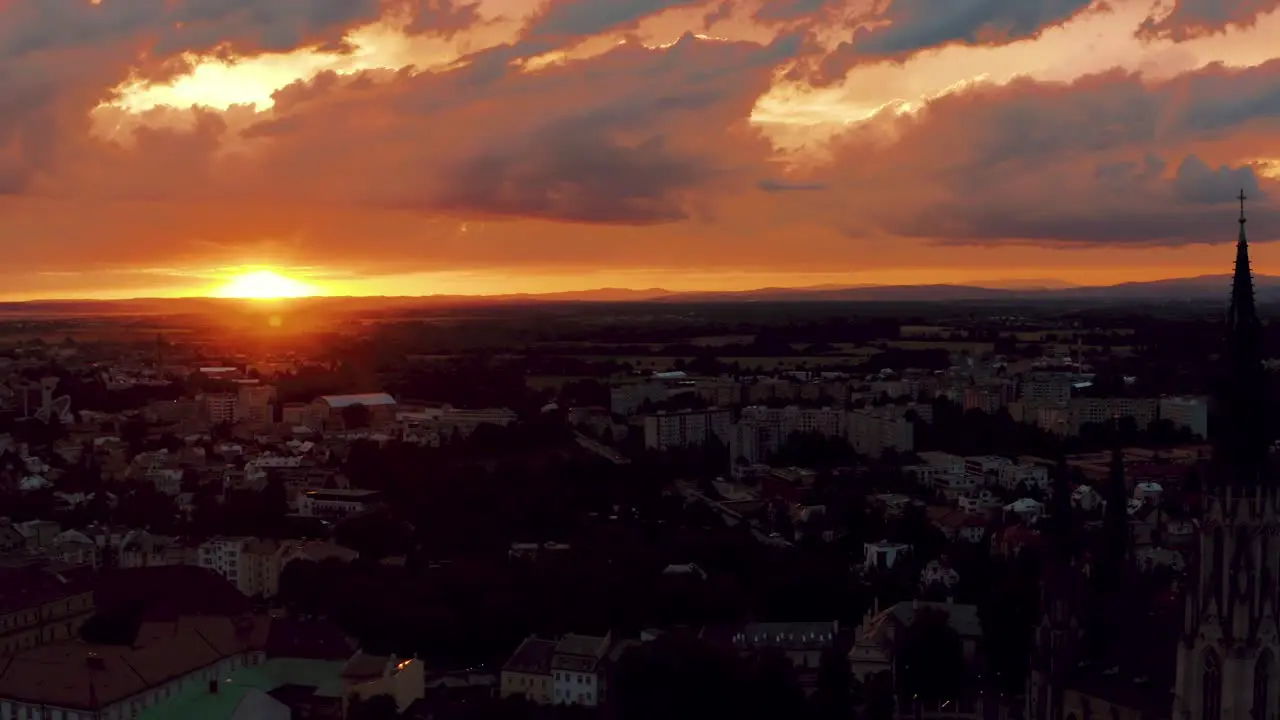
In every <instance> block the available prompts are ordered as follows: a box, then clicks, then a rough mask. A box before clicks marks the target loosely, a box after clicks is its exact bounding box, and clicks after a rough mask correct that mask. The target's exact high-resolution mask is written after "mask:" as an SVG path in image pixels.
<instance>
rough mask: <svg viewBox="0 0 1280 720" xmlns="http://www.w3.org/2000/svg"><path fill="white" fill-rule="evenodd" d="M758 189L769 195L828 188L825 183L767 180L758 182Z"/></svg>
mask: <svg viewBox="0 0 1280 720" xmlns="http://www.w3.org/2000/svg"><path fill="white" fill-rule="evenodd" d="M756 187H758V188H760V189H761V190H763V191H765V192H767V193H783V192H813V191H817V190H826V189H827V186H826V185H825V184H823V183H816V182H792V181H788V180H774V179H771V178H766V179H764V180H761V181H759V182H757V183H756Z"/></svg>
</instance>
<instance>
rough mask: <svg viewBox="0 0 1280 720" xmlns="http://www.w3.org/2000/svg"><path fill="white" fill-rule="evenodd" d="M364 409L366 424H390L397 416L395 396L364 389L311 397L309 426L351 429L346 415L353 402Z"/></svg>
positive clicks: (323, 428)
mask: <svg viewBox="0 0 1280 720" xmlns="http://www.w3.org/2000/svg"><path fill="white" fill-rule="evenodd" d="M357 405H358V406H360V407H363V408H364V409H365V414H366V417H365V418H364V420H365V422H366V424H367V426H368V427H371V428H378V427H383V426H386V425H390V424H392V423H394V422H395V419H396V399H395V398H393V397H391V396H390V395H388V394H386V393H363V394H358V395H321V396H320V397H318V398H316V399H315V400H312V401H311V405H310V406H309V408H308V410H309V415H310V417H309V420H310V422H308V423H307V425H308V427H310V428H311V429H313V430H351V429H354V428H348V427H347V419H348V417H349V414H350V413H352V411H351V409H350V408H352V407H353V406H357Z"/></svg>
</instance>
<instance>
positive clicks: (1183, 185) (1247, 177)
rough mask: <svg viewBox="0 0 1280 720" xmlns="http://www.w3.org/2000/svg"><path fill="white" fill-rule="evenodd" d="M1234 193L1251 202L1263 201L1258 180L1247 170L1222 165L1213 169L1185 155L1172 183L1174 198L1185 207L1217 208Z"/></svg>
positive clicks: (1249, 168) (1251, 170)
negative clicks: (1253, 200)
mask: <svg viewBox="0 0 1280 720" xmlns="http://www.w3.org/2000/svg"><path fill="white" fill-rule="evenodd" d="M1237 190H1243V191H1244V193H1245V194H1246V195H1248V196H1249V197H1251V198H1254V199H1255V200H1261V199H1263V197H1262V191H1261V189H1260V188H1259V187H1258V176H1257V174H1256V173H1255V172H1254V171H1253V168H1251V167H1230V166H1228V165H1222V166H1220V167H1218V168H1216V169H1215V168H1212V167H1209V164H1208V163H1206V162H1205V161H1204V160H1201V159H1200V158H1198V157H1196V156H1195V155H1188V156H1187V158H1186V159H1185V160H1183V161H1182V164H1181V165H1179V166H1178V174H1177V175H1176V176H1175V177H1174V179H1173V191H1174V197H1176V198H1177V199H1178V201H1179V202H1181V203H1185V204H1188V205H1220V204H1222V203H1223V202H1225V200H1226V198H1229V197H1232V196H1233V195H1234V193H1235V192H1236V191H1237Z"/></svg>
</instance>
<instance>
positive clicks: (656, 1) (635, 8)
mask: <svg viewBox="0 0 1280 720" xmlns="http://www.w3.org/2000/svg"><path fill="white" fill-rule="evenodd" d="M705 2H706V0H608V2H600V0H560V2H554V3H551V4H549V5H547V7H546V9H545V10H543V11H542V13H540V14H539V15H538V16H537V17H535V18H534V20H533V22H532V23H531V24H530V25H529V28H528V30H527V36H528V37H529V38H531V39H532V38H542V37H566V36H567V37H587V36H591V35H599V34H600V33H603V32H606V31H608V30H619V29H624V28H628V27H630V26H633V25H635V24H636V23H637V22H639V21H640V20H643V19H644V18H646V17H649V16H650V15H654V14H657V13H660V12H662V11H664V10H670V9H672V8H678V7H689V6H695V5H702V4H704V3H705Z"/></svg>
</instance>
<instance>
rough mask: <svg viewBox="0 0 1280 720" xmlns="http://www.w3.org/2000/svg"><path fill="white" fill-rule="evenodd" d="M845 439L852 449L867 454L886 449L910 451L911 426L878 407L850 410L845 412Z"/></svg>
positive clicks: (911, 440)
mask: <svg viewBox="0 0 1280 720" xmlns="http://www.w3.org/2000/svg"><path fill="white" fill-rule="evenodd" d="M848 440H849V444H850V445H852V446H853V449H854V450H855V451H856V452H858V453H860V454H862V455H866V456H868V457H880V455H881V454H883V453H884V452H885V451H886V450H892V451H894V452H911V450H912V449H914V448H915V425H914V424H913V423H912V422H911V421H910V420H908V419H907V418H906V417H904V416H901V415H897V414H895V413H893V412H891V411H886V410H884V409H882V408H864V409H861V410H854V411H853V412H851V413H849V419H848Z"/></svg>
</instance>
